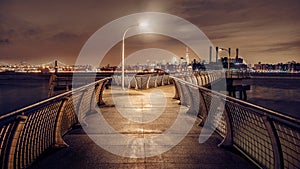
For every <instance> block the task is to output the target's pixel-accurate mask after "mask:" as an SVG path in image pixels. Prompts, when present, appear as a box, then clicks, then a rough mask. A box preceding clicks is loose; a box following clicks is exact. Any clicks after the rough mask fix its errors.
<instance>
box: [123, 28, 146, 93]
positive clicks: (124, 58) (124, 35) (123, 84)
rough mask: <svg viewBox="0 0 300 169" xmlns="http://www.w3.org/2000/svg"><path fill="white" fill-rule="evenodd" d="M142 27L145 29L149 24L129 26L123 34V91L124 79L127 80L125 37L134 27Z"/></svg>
mask: <svg viewBox="0 0 300 169" xmlns="http://www.w3.org/2000/svg"><path fill="white" fill-rule="evenodd" d="M136 26H138V27H141V28H144V27H147V26H148V23H146V22H141V23H139V24H137V25H131V26H129V27H128V28H127V29H126V30H125V32H124V34H123V41H122V76H121V81H122V90H125V87H124V84H125V83H124V79H125V69H124V68H125V36H126V33H127V32H128V31H129V30H130V29H131V28H134V27H136Z"/></svg>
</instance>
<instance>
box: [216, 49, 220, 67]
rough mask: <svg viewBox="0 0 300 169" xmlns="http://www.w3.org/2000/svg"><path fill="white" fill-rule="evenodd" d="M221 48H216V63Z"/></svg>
mask: <svg viewBox="0 0 300 169" xmlns="http://www.w3.org/2000/svg"><path fill="white" fill-rule="evenodd" d="M218 55H219V47H218V46H217V47H216V63H217V62H218Z"/></svg>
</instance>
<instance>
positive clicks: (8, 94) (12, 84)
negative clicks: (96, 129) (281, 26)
mask: <svg viewBox="0 0 300 169" xmlns="http://www.w3.org/2000/svg"><path fill="white" fill-rule="evenodd" d="M299 82H300V78H299V77H270V76H264V77H255V78H252V79H249V80H247V81H246V82H245V83H246V84H250V85H251V90H250V91H248V92H247V94H248V101H249V102H251V103H254V104H257V105H260V106H263V107H266V108H269V109H272V110H274V111H277V112H281V113H284V114H288V115H291V116H293V117H296V118H298V119H300V113H298V112H299V108H300V87H299ZM48 83H49V82H48V80H26V79H22V80H13V79H10V80H4V79H2V80H0V93H1V95H0V113H1V114H6V113H9V112H11V111H14V110H17V109H19V108H22V107H24V106H27V105H30V104H32V103H35V102H38V101H40V100H42V99H45V98H47V95H48V89H49V84H48Z"/></svg>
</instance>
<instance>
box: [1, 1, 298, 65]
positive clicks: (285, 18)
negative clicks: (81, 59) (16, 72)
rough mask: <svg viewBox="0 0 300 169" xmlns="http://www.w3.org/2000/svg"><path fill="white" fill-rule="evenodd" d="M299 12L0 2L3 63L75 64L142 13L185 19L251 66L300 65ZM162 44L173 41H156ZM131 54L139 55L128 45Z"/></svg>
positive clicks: (281, 5)
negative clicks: (105, 34)
mask: <svg viewBox="0 0 300 169" xmlns="http://www.w3.org/2000/svg"><path fill="white" fill-rule="evenodd" d="M299 9H300V1H299V0H247V1H243V0H241V1H237V0H92V1H80V0H52V1H40V0H26V1H24V0H0V63H9V64H10V63H20V62H21V61H26V62H28V63H31V64H41V63H46V62H49V61H51V60H54V59H58V60H60V61H62V62H64V63H67V64H74V63H75V60H76V58H77V56H78V54H79V52H80V50H81V48H82V46H83V45H84V44H85V42H86V41H87V40H88V38H89V37H90V36H91V35H92V34H93V33H94V32H96V31H97V30H98V29H99V28H101V27H102V26H104V25H105V24H107V23H109V22H111V21H113V20H115V19H118V18H120V17H122V16H125V15H129V14H134V13H138V12H163V13H169V14H172V15H176V16H179V17H182V18H184V19H186V20H188V21H190V22H191V23H193V24H195V25H196V26H198V27H199V28H200V29H201V30H202V31H203V32H204V33H205V34H206V35H207V36H208V38H209V39H210V40H211V42H212V43H213V45H214V46H221V47H224V48H228V47H230V48H232V50H233V51H235V48H239V52H240V56H242V57H243V58H244V59H245V61H246V62H247V63H251V64H254V63H257V62H259V61H260V62H263V63H278V62H283V63H286V62H288V61H292V60H294V61H296V62H300V54H299V53H300V48H299V46H300V29H299V28H300V22H299V16H300V10H299ZM140 36H142V35H140ZM146 37H147V36H145V37H143V38H141V37H132V38H131V43H129V44H134V42H135V41H136V42H138V43H139V44H140V43H141V42H140V41H141V39H142V42H143V44H144V45H147V44H151V42H149V40H148V41H147V40H145V38H146ZM159 39H164V41H165V42H166V41H168V40H165V39H168V38H166V37H163V38H157V37H156V39H155V41H156V42H159ZM129 40H130V39H129V38H128V41H129ZM169 41H171V40H170V39H169ZM129 42H130V41H129ZM170 44H177V43H170ZM177 45H178V44H177ZM171 49H172V48H170V50H171ZM176 49H177V51H171V52H174V53H177V55H178V56H184V52H185V47H184V45H181V47H180V48H178V47H177V48H176ZM120 50H121V48H120V45H119V44H118V45H116V46H115V47H114V51H111V52H110V54H108V55H107V57H106V58H105V60H103V63H102V64H103V65H105V64H108V63H109V64H111V65H116V64H119V63H120V55H121V52H120ZM127 50H128V52H134V51H135V50H137V49H135V48H134V45H129V46H127ZM128 54H129V53H128ZM233 55H234V53H233Z"/></svg>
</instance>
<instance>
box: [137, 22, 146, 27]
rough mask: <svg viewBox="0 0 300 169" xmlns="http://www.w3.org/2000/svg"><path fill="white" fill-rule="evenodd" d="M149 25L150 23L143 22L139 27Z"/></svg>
mask: <svg viewBox="0 0 300 169" xmlns="http://www.w3.org/2000/svg"><path fill="white" fill-rule="evenodd" d="M147 26H148V23H147V22H141V23H140V24H139V27H141V28H146V27H147Z"/></svg>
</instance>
